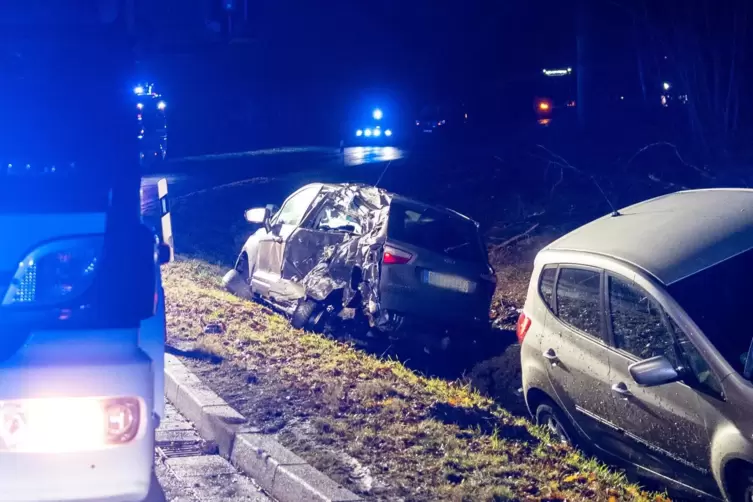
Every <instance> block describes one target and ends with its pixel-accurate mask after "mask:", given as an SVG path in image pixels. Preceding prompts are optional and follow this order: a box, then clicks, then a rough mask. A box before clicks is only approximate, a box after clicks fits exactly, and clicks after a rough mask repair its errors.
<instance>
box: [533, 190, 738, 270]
mask: <svg viewBox="0 0 753 502" xmlns="http://www.w3.org/2000/svg"><path fill="white" fill-rule="evenodd" d="M751 248H753V190H749V189H742V188H728V189H719V188H717V189H707V190H688V191H682V192H675V193H671V194H668V195H663V196H660V197H657V198H654V199H650V200H647V201H644V202H639V203H638V204H634V205H632V206H629V207H626V208H624V209H621V210H620V211H619V215H618V216H612V215H607V216H604V217H602V218H599V219H597V220H594V221H592V222H590V223H588V224H586V225H584V226H582V227H580V228H578V229H576V230H574V231H572V232H570V233H569V234H567V235H565V236H563V237H561V238H560V239H558V240H556V241H554V242H553V243H551V244H550V245H549V246H547V247H546V248H544V250H542V251H549V250H552V251H580V252H585V253H592V254H597V255H603V256H608V257H611V258H615V259H618V260H621V261H623V262H626V263H630V264H632V265H634V266H636V267H638V268H640V269H643V270H644V271H646V272H648V273H649V274H651V275H653V276H654V277H655V278H656V279H658V280H659V281H660V282H662V283H664V284H665V285H670V284H672V283H675V282H677V281H679V280H681V279H683V278H685V277H689V276H691V275H694V274H696V273H698V272H700V271H702V270H704V269H706V268H709V267H711V266H713V265H716V264H718V263H721V262H723V261H725V260H727V259H729V258H731V257H733V256H735V255H738V254H740V253H742V252H744V251H747V250H749V249H751Z"/></svg>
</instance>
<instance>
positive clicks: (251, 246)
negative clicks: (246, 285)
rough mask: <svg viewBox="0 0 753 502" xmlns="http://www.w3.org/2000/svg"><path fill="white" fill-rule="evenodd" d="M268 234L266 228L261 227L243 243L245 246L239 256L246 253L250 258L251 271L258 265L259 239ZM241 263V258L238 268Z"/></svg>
mask: <svg viewBox="0 0 753 502" xmlns="http://www.w3.org/2000/svg"><path fill="white" fill-rule="evenodd" d="M266 234H267V231H266V230H265V229H264V228H260V229H259V230H257V231H256V232H254V233H253V234H251V235H250V236H249V238H248V239H246V243H245V244H244V245H243V248H241V254H240V255H239V256H243V253H246V257H247V258H248V271H249V273H250V271H251V270H253V269H254V266H255V265H256V260H257V258H258V255H259V239H260V238H261V237H263V236H265V235H266ZM239 265H240V258H239V260H238V262H236V264H235V268H236V270H237V269H238V266H239Z"/></svg>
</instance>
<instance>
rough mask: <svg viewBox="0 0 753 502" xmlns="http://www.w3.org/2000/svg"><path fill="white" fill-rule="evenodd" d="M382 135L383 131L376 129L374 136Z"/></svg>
mask: <svg viewBox="0 0 753 502" xmlns="http://www.w3.org/2000/svg"><path fill="white" fill-rule="evenodd" d="M380 134H382V131H380V130H379V129H374V136H379V135H380Z"/></svg>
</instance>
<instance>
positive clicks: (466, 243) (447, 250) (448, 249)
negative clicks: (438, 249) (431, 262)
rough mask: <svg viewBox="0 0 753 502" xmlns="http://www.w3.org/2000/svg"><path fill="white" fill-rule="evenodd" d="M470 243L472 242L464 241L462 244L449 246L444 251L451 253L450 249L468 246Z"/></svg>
mask: <svg viewBox="0 0 753 502" xmlns="http://www.w3.org/2000/svg"><path fill="white" fill-rule="evenodd" d="M468 244H470V242H464V243H462V244H458V245H457V246H450V247H448V248H445V250H444V252H445V253H449V252H450V251H454V250H456V249H459V248H462V247H463V246H467V245H468Z"/></svg>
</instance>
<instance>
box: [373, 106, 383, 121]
mask: <svg viewBox="0 0 753 502" xmlns="http://www.w3.org/2000/svg"><path fill="white" fill-rule="evenodd" d="M373 115H374V120H382V110H380V109H379V108H377V109H376V110H374V114H373Z"/></svg>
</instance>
